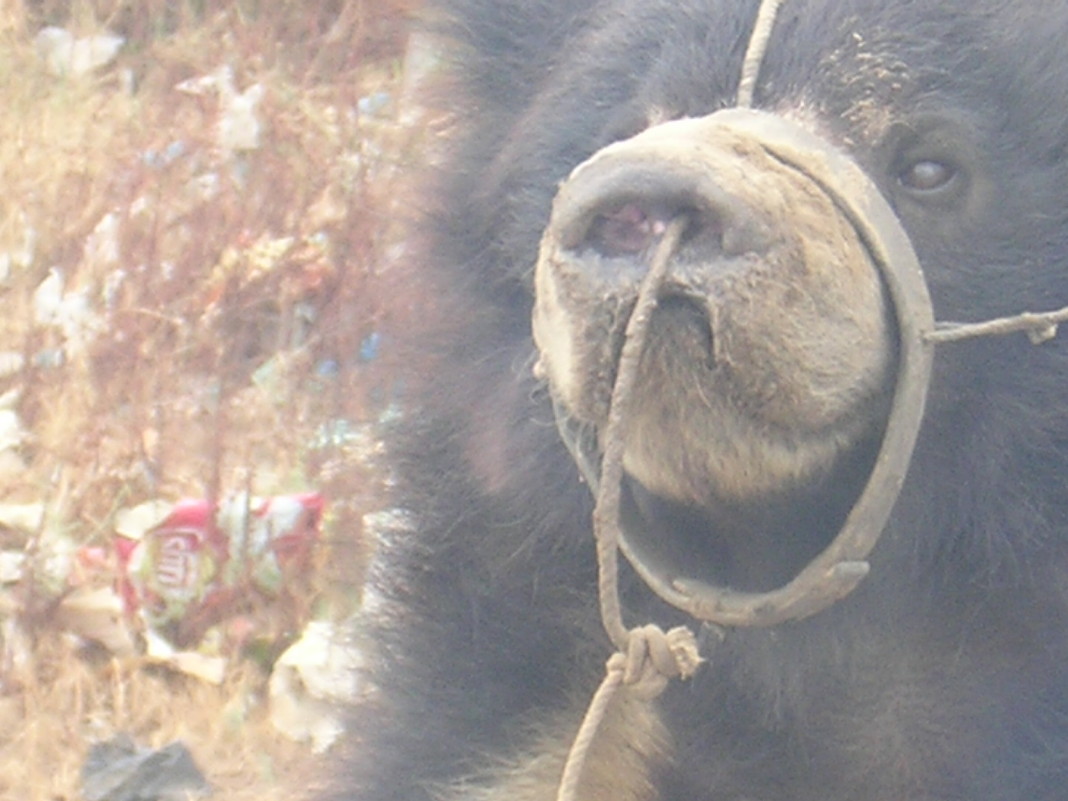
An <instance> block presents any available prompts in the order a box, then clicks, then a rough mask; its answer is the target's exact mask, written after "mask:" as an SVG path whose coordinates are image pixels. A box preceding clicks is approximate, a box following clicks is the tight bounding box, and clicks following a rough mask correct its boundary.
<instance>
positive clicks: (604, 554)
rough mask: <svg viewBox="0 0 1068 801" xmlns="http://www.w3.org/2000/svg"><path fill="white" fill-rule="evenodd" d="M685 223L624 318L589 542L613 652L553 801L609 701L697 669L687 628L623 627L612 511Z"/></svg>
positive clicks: (653, 689)
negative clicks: (637, 389) (646, 355)
mask: <svg viewBox="0 0 1068 801" xmlns="http://www.w3.org/2000/svg"><path fill="white" fill-rule="evenodd" d="M686 223H687V218H686V216H685V215H679V216H677V217H675V218H674V219H672V220H671V222H670V223H668V225H667V228H666V229H665V231H664V234H663V235H662V236H661V238H660V242H659V243H658V244H657V246H656V250H655V251H654V253H653V257H652V261H651V263H650V266H649V270H648V272H646V274H645V276H644V277H643V278H642V281H641V284H640V286H639V288H638V298H637V300H636V301H635V304H634V309H633V311H631V313H630V317H629V318H628V319H627V326H626V330H625V332H624V338H623V347H622V350H621V352H620V355H619V360H618V362H617V366H616V378H615V382H614V384H613V386H612V397H611V401H610V406H609V411H608V421H607V423H606V425H605V433H604V442H605V445H604V456H603V457H602V460H601V475H600V480H599V484H598V489H597V503H596V506H595V507H594V512H593V530H594V537H595V539H596V542H597V569H598V586H597V590H598V597H599V600H600V605H601V621H602V623H603V624H604V628H605V631H606V632H608V636H609V638H610V639H611V640H612V643H613V644H614V645H615V647H616V648H617V649H618V650H617V651H616V653H614V654H612V656H611V657H610V658H609V659H608V663H607V665H606V666H605V677H604V679H603V680H602V682H601V685H600V687H598V688H597V692H596V693H594V696H593V699H592V700H591V701H590V705H589V707H588V708H587V710H586V714H585V716H584V717H583V720H582V723H581V725H580V726H579V730H578V733H577V734H576V735H575V739H574V741H573V742H572V744H571V750H570V751H569V753H568V756H567V761H566V762H565V764H564V769H563V773H562V775H561V778H560V784H559V787H558V788H557V795H556V798H557V801H575V800H576V799H577V798H578V790H579V783H580V782H581V780H582V769H583V767H584V766H585V764H586V760H587V758H588V756H589V749H590V746H591V745H592V744H593V742H594V738H595V737H596V734H597V731H598V730H599V729H600V727H601V724H602V722H603V721H604V717H605V715H606V714H607V713H608V711H609V708H610V706H611V702H612V699H613V698H614V697H615V695H616V693H617V692H618V691H619V690H620V689H621V688H623V687H626V688H628V689H629V690H630V691H631V693H632V694H634V695H635V696H636V697H637V698H640V699H644V700H651V699H653V698H656V697H657V696H658V695H660V693H662V692H663V691H664V689H665V688H666V687H667V684H668V682H669V681H670V680H671V679H673V678H676V677H678V678H682V679H687V678H689V677H690V676H692V675H693V674H694V673H695V672H696V670H697V667H698V666H699V665H700V664H701V656H700V652H699V649H698V646H697V638H696V637H695V636H694V633H693V632H692V631H691V630H690V629H689V628H687V627H686V626H676V627H675V628H673V629H671V630H670V631H667V632H665V631H664V630H663V629H661V628H660V627H659V626H655V625H652V624H650V625H646V626H641V627H637V628H634V629H627V627H626V624H624V622H623V612H622V607H621V605H620V601H619V540H620V531H619V508H620V496H621V491H622V486H623V452H624V449H625V447H626V436H625V433H624V426H625V425H626V421H627V418H628V415H629V412H630V407H631V405H632V403H633V398H634V392H633V388H634V384H635V382H636V381H637V378H638V367H639V363H640V360H641V355H642V350H643V348H644V346H645V342H646V339H647V338H648V330H649V320H650V318H651V317H652V313H653V310H654V309H655V308H656V304H657V299H658V294H659V291H660V287H661V285H662V284H663V282H664V278H665V277H666V276H667V272H668V264H669V262H670V261H671V257H672V256H673V255H674V254H675V251H676V249H677V248H678V244H679V242H680V240H681V239H682V234H683V232H684V231H685V229H686Z"/></svg>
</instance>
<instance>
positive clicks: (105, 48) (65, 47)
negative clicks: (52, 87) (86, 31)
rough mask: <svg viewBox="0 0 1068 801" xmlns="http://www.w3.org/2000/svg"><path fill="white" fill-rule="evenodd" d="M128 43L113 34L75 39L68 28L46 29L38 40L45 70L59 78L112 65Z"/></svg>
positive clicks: (41, 32)
mask: <svg viewBox="0 0 1068 801" xmlns="http://www.w3.org/2000/svg"><path fill="white" fill-rule="evenodd" d="M125 41H126V40H125V39H124V38H123V37H121V36H116V35H115V34H113V33H106V32H105V33H102V34H99V35H97V36H84V37H81V38H75V37H74V34H72V33H71V32H70V31H68V30H66V29H64V28H57V27H55V26H49V27H47V28H42V29H41V31H40V32H38V34H37V36H36V37H35V38H34V40H33V43H34V46H35V47H36V48H37V55H38V56H39V57H40V58H41V60H42V61H44V64H45V69H47V70H48V71H49V72H50V73H51V74H53V75H56V76H58V77H68V76H73V77H78V76H82V75H87V74H89V73H90V72H93V71H94V70H97V69H99V68H101V67H103V66H106V65H108V64H110V63H111V62H112V61H114V60H115V56H117V55H118V53H119V50H120V49H121V48H122V45H123V43H124V42H125Z"/></svg>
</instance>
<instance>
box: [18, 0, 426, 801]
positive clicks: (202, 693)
mask: <svg viewBox="0 0 1068 801" xmlns="http://www.w3.org/2000/svg"><path fill="white" fill-rule="evenodd" d="M415 5H416V0H321V1H318V2H316V1H313V2H304V1H303V0H301V1H299V2H298V0H271V2H257V1H256V0H213V1H212V2H207V1H206V0H142V1H141V2H136V3H135V2H129V1H128V0H64V1H60V0H42V1H41V2H32V1H31V0H0V108H2V109H3V113H2V114H0V181H2V187H3V192H2V193H0V303H2V308H3V313H2V314H0V799H13V800H14V799H18V801H36V800H37V799H77V798H83V797H85V798H102V797H112V798H120V797H131V798H132V797H138V796H136V795H129V796H123V795H122V793H123V792H127V791H129V792H136V791H135V790H134V789H131V788H135V787H136V785H137V782H138V781H141V779H139V778H138V776H137V765H138V762H139V761H141V760H142V758H143V757H145V756H146V755H148V754H150V753H151V752H152V751H153V749H157V748H162V747H164V746H166V745H168V744H170V743H175V742H177V743H181V745H182V747H183V748H187V749H188V752H189V754H190V755H191V759H192V760H193V762H195V766H196V771H197V773H198V774H199V778H197V779H195V780H194V781H193V785H190V787H189V789H190V791H191V792H194V793H196V792H202V791H206V788H207V787H208V786H210V787H211V788H213V789H214V793H215V796H216V797H220V798H226V799H235V800H240V799H246V798H247V799H252V798H256V799H274V798H278V799H281V798H293V797H305V796H306V795H308V794H310V793H311V792H312V791H313V790H314V788H315V787H316V786H319V785H320V784H321V783H324V782H325V779H326V776H327V768H326V766H327V765H328V763H329V760H330V751H331V749H332V748H333V747H334V746H333V741H334V736H335V734H336V729H337V727H338V725H339V724H338V721H337V720H335V719H333V718H331V712H330V710H332V709H334V708H335V704H336V701H337V700H339V699H344V697H346V695H351V694H352V693H354V692H359V691H360V689H361V688H359V687H353V686H349V684H350V680H349V679H346V678H345V677H346V676H350V675H351V671H350V670H349V669H350V668H351V666H352V663H353V662H354V660H358V654H352V653H348V652H347V651H346V649H345V646H344V643H343V641H341V640H339V639H338V638H337V637H336V636H335V634H336V631H337V627H338V626H339V625H341V624H343V622H344V620H345V619H346V618H347V617H348V616H350V615H351V614H352V612H353V611H354V610H355V609H356V608H357V607H358V606H359V604H360V602H361V598H360V572H361V566H362V565H363V564H365V563H366V560H367V556H368V553H369V551H370V548H371V542H372V541H373V538H374V534H375V529H376V527H385V528H389V527H395V526H403V514H402V513H400V512H397V511H391V510H389V509H388V508H385V504H384V501H383V498H384V493H383V484H384V482H387V481H388V475H386V474H385V473H384V471H383V469H382V467H381V450H382V445H381V443H380V442H379V439H378V436H377V431H378V426H379V425H380V424H381V423H382V422H383V421H388V420H389V419H391V418H392V417H395V416H396V415H398V414H403V404H402V397H401V393H402V391H403V387H399V386H397V385H396V382H395V381H394V380H392V379H391V372H392V371H391V369H390V331H391V330H396V327H397V326H404V325H406V324H408V323H409V322H410V321H407V320H406V319H405V311H404V309H405V308H406V304H405V299H404V298H400V299H398V298H396V297H390V298H388V300H389V302H388V303H386V302H385V300H386V298H385V295H386V294H389V293H394V292H395V291H396V290H395V288H394V289H387V287H390V286H391V282H390V281H389V280H388V277H389V271H390V269H391V268H393V267H394V266H395V265H396V264H397V263H398V261H399V260H400V258H401V256H402V255H403V251H404V247H405V244H404V241H403V238H402V235H403V228H404V223H405V221H406V220H407V219H408V218H410V217H411V216H412V214H413V212H415V211H417V210H418V206H419V197H418V191H417V190H415V189H414V188H413V183H412V178H411V175H412V171H411V170H409V169H407V168H409V167H410V166H412V165H414V164H417V163H418V162H419V161H420V154H421V153H424V152H425V150H426V145H427V141H428V139H429V138H430V137H432V136H435V135H436V131H437V130H438V128H439V121H435V120H433V119H429V116H430V115H429V114H428V113H427V112H424V111H423V110H422V109H421V107H420V103H419V100H418V88H419V84H420V81H421V80H422V78H423V76H425V75H426V74H427V73H428V72H432V70H433V58H432V54H431V53H429V52H425V50H426V48H425V46H421V44H420V42H419V41H418V40H417V41H416V42H415V43H412V42H410V41H409V36H408V31H409V28H410V19H411V16H412V15H413V14H414V12H415V11H416V8H415ZM294 646H297V647H294ZM284 655H285V656H284ZM283 667H284V669H283ZM198 782H199V783H200V784H197V783H198ZM198 787H199V789H197V788H198ZM145 792H146V793H147V792H149V791H147V790H146V791H145ZM146 797H148V796H146Z"/></svg>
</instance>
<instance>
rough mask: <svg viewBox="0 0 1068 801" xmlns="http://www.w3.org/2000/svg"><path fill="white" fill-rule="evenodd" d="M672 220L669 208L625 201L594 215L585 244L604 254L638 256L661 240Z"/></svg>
mask: <svg viewBox="0 0 1068 801" xmlns="http://www.w3.org/2000/svg"><path fill="white" fill-rule="evenodd" d="M669 221H670V216H669V215H668V213H667V212H666V210H663V209H661V210H654V209H652V208H650V207H649V206H647V205H643V204H641V203H638V202H633V201H632V202H629V203H624V204H622V205H621V206H617V207H616V208H614V209H611V210H609V211H605V212H603V213H601V214H598V215H597V216H596V217H594V219H593V222H592V223H591V224H590V229H589V231H588V232H587V233H586V243H585V244H586V245H587V246H588V247H592V248H593V249H594V250H595V251H597V252H598V253H600V254H602V255H604V256H628V255H635V254H638V253H642V252H644V251H645V250H646V249H648V248H649V246H650V245H652V244H653V243H654V242H655V241H656V240H657V239H659V238H660V237H661V236H662V235H663V233H664V231H665V230H666V229H667V224H668V222H669Z"/></svg>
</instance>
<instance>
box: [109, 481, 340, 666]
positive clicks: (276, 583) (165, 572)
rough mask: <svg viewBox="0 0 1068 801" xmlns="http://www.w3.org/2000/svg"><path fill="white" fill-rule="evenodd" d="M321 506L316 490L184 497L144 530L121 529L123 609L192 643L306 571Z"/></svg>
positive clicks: (173, 637) (175, 639)
mask: <svg viewBox="0 0 1068 801" xmlns="http://www.w3.org/2000/svg"><path fill="white" fill-rule="evenodd" d="M323 508H324V501H323V498H322V496H321V495H319V494H318V493H304V494H297V495H279V496H274V497H270V498H249V497H248V496H246V495H238V496H235V497H232V498H229V499H227V500H224V501H222V502H220V503H218V504H213V503H211V502H210V501H208V500H204V499H194V500H183V501H179V502H178V503H176V504H175V505H174V506H173V507H171V508H170V510H169V511H168V512H166V514H165V515H164V516H163V517H162V519H161V520H158V522H154V524H149V527H147V528H145V529H144V530H143V531H138V530H137V529H138V526H136V525H135V526H126V527H120V532H119V534H118V535H117V537H116V541H115V546H116V553H117V554H118V558H119V567H120V577H119V592H120V594H121V596H122V598H123V601H124V604H125V607H126V609H127V611H128V612H131V613H136V614H139V615H140V616H141V617H142V618H143V619H144V621H145V624H146V625H147V626H148V627H149V628H150V629H151V630H153V631H154V632H156V633H157V634H160V635H161V636H163V637H165V638H166V639H168V640H169V641H171V642H173V643H174V644H176V645H179V646H189V645H193V644H195V643H196V642H197V640H198V639H199V638H200V636H201V635H202V634H203V633H204V632H205V631H206V630H207V629H208V628H209V627H210V626H212V625H213V624H215V623H218V622H219V621H221V620H223V619H224V618H226V617H229V616H230V615H232V614H234V613H235V612H237V611H240V610H241V609H243V608H248V607H250V606H254V605H255V603H256V601H257V598H258V599H260V600H261V601H262V600H263V599H268V600H270V599H273V598H277V597H279V596H280V595H282V594H283V593H284V592H285V590H286V588H287V587H289V586H290V585H291V584H292V583H293V582H294V581H296V580H297V579H298V578H299V577H302V576H305V575H307V574H308V573H309V571H310V564H311V554H312V549H313V547H314V545H315V543H316V541H317V540H318V538H319V534H320V525H321V522H322V515H323ZM142 525H144V523H143V522H142Z"/></svg>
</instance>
